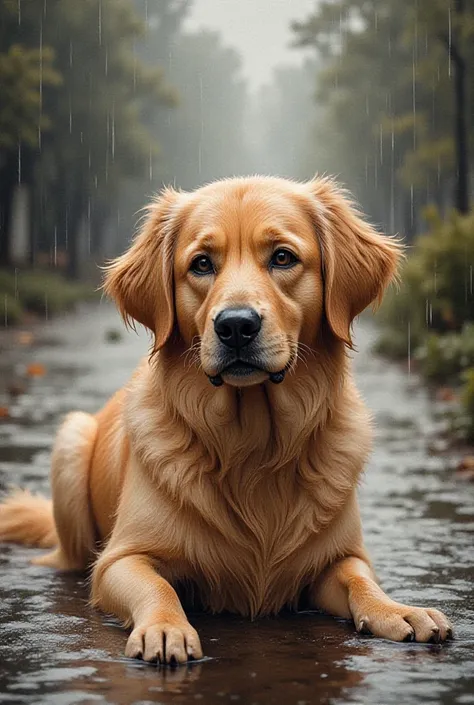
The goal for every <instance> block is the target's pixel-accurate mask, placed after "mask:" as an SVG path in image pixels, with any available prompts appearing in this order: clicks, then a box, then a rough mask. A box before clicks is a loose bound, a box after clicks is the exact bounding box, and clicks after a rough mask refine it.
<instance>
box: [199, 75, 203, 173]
mask: <svg viewBox="0 0 474 705" xmlns="http://www.w3.org/2000/svg"><path fill="white" fill-rule="evenodd" d="M199 101H200V109H201V135H200V138H199V155H198V161H199V174H201V172H202V144H203V139H204V112H203V110H204V101H203V88H202V75H201V74H199Z"/></svg>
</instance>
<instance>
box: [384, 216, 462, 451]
mask: <svg viewBox="0 0 474 705" xmlns="http://www.w3.org/2000/svg"><path fill="white" fill-rule="evenodd" d="M426 218H427V221H428V223H429V226H430V230H429V232H428V233H426V234H425V235H421V236H419V237H418V238H417V239H416V240H415V243H414V246H413V249H412V252H411V255H410V256H409V258H408V261H407V262H406V265H405V268H404V272H403V273H402V285H401V288H400V291H399V292H398V293H397V292H392V293H391V294H390V295H389V296H388V297H387V299H386V301H385V303H384V305H383V306H382V308H381V309H380V311H379V313H378V319H379V322H380V325H381V328H382V333H381V336H380V339H379V341H378V343H377V346H376V348H377V350H378V352H380V353H381V354H384V355H386V356H389V357H392V358H394V359H403V358H405V359H406V357H407V354H408V350H409V348H410V350H411V353H412V354H413V359H414V361H415V364H416V369H417V370H418V371H419V372H420V373H421V375H423V377H425V378H426V379H427V380H428V381H430V382H432V383H434V384H441V385H449V386H452V387H456V388H458V387H461V388H462V390H463V392H462V402H463V405H464V408H465V411H466V419H465V424H464V422H463V424H464V425H466V424H467V426H466V428H467V432H468V434H469V435H470V437H472V438H473V439H474V290H473V287H474V281H473V265H474V214H470V215H468V216H460V215H458V214H456V213H453V214H452V215H451V217H450V218H449V219H448V220H446V221H443V220H441V218H440V217H439V215H438V214H437V212H436V210H435V209H431V210H430V211H429V212H428V213H427V214H426Z"/></svg>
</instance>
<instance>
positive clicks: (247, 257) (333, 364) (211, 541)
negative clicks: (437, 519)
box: [0, 177, 452, 664]
mask: <svg viewBox="0 0 474 705" xmlns="http://www.w3.org/2000/svg"><path fill="white" fill-rule="evenodd" d="M401 255H402V247H401V245H400V243H399V242H397V240H396V239H393V238H390V237H387V236H383V235H381V234H379V233H378V232H377V231H376V230H375V229H374V228H373V227H371V226H370V225H369V224H368V223H367V222H366V221H365V220H364V219H363V218H362V216H361V215H360V213H359V212H358V210H357V209H356V207H355V206H354V204H353V203H352V201H351V200H350V199H349V198H348V196H347V194H346V192H345V191H343V190H342V189H341V188H340V187H339V186H338V185H337V184H336V183H335V182H333V181H332V180H330V179H328V178H318V177H316V178H315V179H314V180H312V181H310V182H308V183H296V182H292V181H287V180H284V179H278V178H268V177H251V178H235V179H228V180H223V181H219V182H216V183H213V184H210V185H206V186H204V187H202V188H200V189H198V190H196V191H194V192H192V193H184V192H178V191H176V190H173V189H171V188H168V189H165V190H164V191H163V192H162V193H161V194H160V195H159V196H158V197H157V199H156V200H155V201H154V202H153V203H152V205H151V206H150V207H149V208H148V211H147V214H146V217H145V221H144V224H143V227H142V228H141V231H140V232H139V234H138V236H137V237H136V239H135V240H134V242H133V244H132V245H131V247H130V249H129V250H128V251H127V252H125V254H123V255H122V256H120V257H118V258H117V259H116V260H114V261H113V262H112V263H111V264H110V265H109V266H108V267H107V268H106V274H105V284H104V288H105V292H106V293H107V294H108V295H110V296H111V297H112V298H113V299H114V300H115V302H116V304H117V306H118V309H119V310H120V312H121V314H122V316H123V317H124V319H125V321H126V322H127V323H129V324H132V325H134V324H136V323H139V324H142V325H143V326H146V328H148V329H149V331H151V333H152V336H153V347H152V350H151V353H150V356H149V358H148V359H146V360H144V361H143V362H142V363H141V365H140V366H139V367H138V369H137V371H136V372H135V374H134V375H133V377H132V379H131V381H130V383H129V384H128V385H127V387H126V388H123V389H121V390H120V391H118V392H117V393H116V395H115V396H114V397H112V398H111V399H110V401H109V402H108V403H107V405H106V406H105V407H104V408H103V409H102V410H101V411H99V412H98V413H97V414H96V415H95V416H92V415H90V414H86V413H82V412H75V413H72V414H70V415H69V416H68V417H67V418H66V420H65V422H64V424H63V426H62V427H61V429H60V430H59V433H58V436H57V439H56V442H55V445H54V449H53V454H52V473H51V483H52V495H53V499H52V502H50V501H49V500H47V499H45V498H41V497H37V496H33V495H30V494H28V493H26V492H21V491H18V492H16V493H14V494H13V495H11V496H10V497H8V498H7V499H6V500H5V501H4V503H3V504H2V505H1V507H0V539H1V540H4V541H16V542H20V543H24V544H30V545H36V546H42V547H50V548H52V549H53V550H52V552H50V553H49V554H47V555H45V556H42V557H41V558H39V559H37V562H38V563H39V564H41V565H43V566H50V567H54V568H57V569H59V570H84V569H87V568H90V567H92V579H91V585H92V587H91V593H92V603H93V605H95V606H97V607H98V608H100V609H101V610H102V611H103V612H105V613H109V614H114V615H116V616H117V617H119V618H120V619H121V620H122V622H123V624H124V626H126V627H129V628H131V633H130V636H129V638H128V641H127V645H126V650H125V653H126V655H127V656H129V657H137V658H142V659H144V660H145V661H150V662H155V661H158V662H160V663H168V664H179V663H183V662H186V661H187V660H190V659H199V658H201V657H202V649H201V644H200V640H199V636H198V634H197V632H196V630H195V629H194V628H193V627H192V626H191V625H190V623H189V621H188V619H187V617H186V614H185V611H184V608H183V606H182V603H181V601H180V599H179V597H178V593H179V594H180V595H182V596H183V599H184V600H185V602H186V603H187V604H191V605H194V606H196V605H199V607H200V608H203V609H205V610H209V611H211V612H214V613H217V612H223V611H229V612H233V613H237V614H240V615H246V616H248V617H250V618H255V617H257V616H259V615H270V614H276V613H278V612H279V611H281V610H282V609H283V608H285V607H289V608H293V609H297V608H299V607H301V606H302V605H304V606H305V607H307V608H315V609H320V610H322V611H325V612H327V613H329V614H331V615H335V616H336V617H340V618H347V619H350V620H353V621H354V623H355V627H356V629H357V630H358V631H360V632H370V633H372V634H373V635H375V636H378V637H384V638H387V639H392V640H395V641H407V640H416V641H419V642H428V641H433V642H438V641H444V640H446V639H448V638H451V637H452V627H451V625H450V623H449V621H448V619H447V618H446V617H445V616H444V615H443V614H442V613H441V612H439V611H438V610H436V609H429V608H428V609H424V608H420V607H409V606H406V605H403V604H400V603H397V602H394V601H393V600H391V599H390V598H389V597H387V595H385V594H384V592H383V591H382V589H381V588H380V587H379V585H378V583H377V580H376V578H375V575H374V572H373V569H372V566H371V563H370V559H369V557H368V555H367V552H366V549H365V547H364V541H363V536H362V528H361V520H360V515H359V508H358V502H357V486H358V482H359V479H360V477H361V473H362V471H363V468H364V465H365V463H366V460H367V457H368V455H369V453H370V449H371V418H370V415H369V413H368V411H367V410H366V408H365V406H364V404H363V402H362V400H361V398H360V397H359V395H358V393H357V390H356V388H355V386H354V382H353V379H352V376H351V370H350V361H349V359H348V356H347V349H348V348H351V347H352V338H351V324H352V322H353V320H354V318H355V317H356V316H357V315H358V314H360V313H361V312H362V311H363V310H364V309H365V308H366V307H367V306H369V304H371V303H374V304H376V303H377V302H380V300H381V298H382V296H383V293H384V291H385V289H386V287H387V286H388V285H389V284H390V282H392V281H393V280H394V279H395V278H396V276H397V266H398V263H399V260H400V257H401Z"/></svg>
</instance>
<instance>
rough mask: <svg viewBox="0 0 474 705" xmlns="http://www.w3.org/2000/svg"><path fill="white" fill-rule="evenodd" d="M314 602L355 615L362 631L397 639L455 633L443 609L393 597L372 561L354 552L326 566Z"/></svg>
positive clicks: (429, 638)
mask: <svg viewBox="0 0 474 705" xmlns="http://www.w3.org/2000/svg"><path fill="white" fill-rule="evenodd" d="M311 602H312V603H313V606H315V607H319V608H321V609H323V610H324V611H325V612H328V614H332V615H334V616H335V617H344V618H346V619H351V618H352V619H353V620H354V622H355V625H356V628H357V630H358V631H359V632H370V633H372V634H374V635H375V636H379V637H384V638H386V639H392V640H393V641H423V642H427V641H434V642H438V641H444V640H445V639H449V638H451V637H452V627H451V625H450V623H449V621H448V619H447V618H446V617H445V615H444V614H443V613H442V612H440V611H439V610H436V609H423V608H421V607H408V606H407V605H403V604H401V603H399V602H395V601H394V600H391V599H390V598H389V597H388V596H387V595H386V594H385V593H384V592H383V590H382V589H381V588H380V587H379V586H378V585H377V583H376V581H375V579H374V575H373V572H372V570H371V568H370V567H369V565H368V564H367V563H366V562H365V561H363V560H361V559H360V558H356V557H354V556H351V557H348V558H344V559H342V560H340V561H337V562H336V563H334V564H332V565H330V566H329V567H328V568H326V570H325V571H324V572H323V573H322V574H321V576H320V577H319V579H318V581H317V583H316V584H315V585H314V587H313V589H312V591H311Z"/></svg>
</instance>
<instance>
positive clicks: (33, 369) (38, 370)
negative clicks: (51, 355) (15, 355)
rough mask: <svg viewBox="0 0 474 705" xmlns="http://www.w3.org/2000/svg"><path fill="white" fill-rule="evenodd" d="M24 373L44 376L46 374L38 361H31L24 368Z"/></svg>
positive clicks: (29, 375)
mask: <svg viewBox="0 0 474 705" xmlns="http://www.w3.org/2000/svg"><path fill="white" fill-rule="evenodd" d="M26 374H27V375H28V377H44V376H45V374H46V368H45V366H44V365H41V364H40V363H38V362H32V363H31V364H30V365H28V367H27V368H26Z"/></svg>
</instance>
